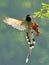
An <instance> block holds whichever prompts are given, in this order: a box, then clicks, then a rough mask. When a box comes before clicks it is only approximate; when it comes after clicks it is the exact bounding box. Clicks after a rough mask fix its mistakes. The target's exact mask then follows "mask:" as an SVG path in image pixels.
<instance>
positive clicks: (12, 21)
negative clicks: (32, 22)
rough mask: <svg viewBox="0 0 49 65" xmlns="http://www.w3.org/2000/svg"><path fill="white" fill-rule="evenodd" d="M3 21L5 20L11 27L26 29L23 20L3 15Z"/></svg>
mask: <svg viewBox="0 0 49 65" xmlns="http://www.w3.org/2000/svg"><path fill="white" fill-rule="evenodd" d="M3 22H5V23H6V24H8V25H11V26H12V27H14V28H16V29H18V30H21V31H24V30H25V29H26V27H25V22H26V21H24V20H17V19H13V18H9V17H5V18H4V20H3Z"/></svg>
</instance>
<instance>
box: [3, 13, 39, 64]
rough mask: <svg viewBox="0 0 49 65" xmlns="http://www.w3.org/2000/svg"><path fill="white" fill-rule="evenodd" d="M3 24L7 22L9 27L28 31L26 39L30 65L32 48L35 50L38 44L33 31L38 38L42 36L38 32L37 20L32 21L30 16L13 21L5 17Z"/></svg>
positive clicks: (27, 59) (27, 58)
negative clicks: (35, 45)
mask: <svg viewBox="0 0 49 65" xmlns="http://www.w3.org/2000/svg"><path fill="white" fill-rule="evenodd" d="M3 22H5V23H6V24H8V25H11V26H12V27H14V28H16V29H18V30H20V31H24V30H27V32H26V39H27V41H28V44H29V52H28V54H27V57H26V63H28V61H29V58H30V55H31V52H32V48H34V44H35V43H36V42H35V39H34V36H33V30H35V31H36V33H37V36H39V35H40V32H39V31H38V24H37V22H36V21H35V20H33V21H32V16H31V15H29V14H28V15H27V16H26V19H25V20H17V19H13V18H10V17H5V18H4V20H3Z"/></svg>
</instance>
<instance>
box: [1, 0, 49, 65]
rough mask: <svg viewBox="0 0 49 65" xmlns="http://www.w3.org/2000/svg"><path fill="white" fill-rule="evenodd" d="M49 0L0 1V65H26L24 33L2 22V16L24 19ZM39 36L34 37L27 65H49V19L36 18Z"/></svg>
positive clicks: (26, 46) (26, 49)
mask: <svg viewBox="0 0 49 65" xmlns="http://www.w3.org/2000/svg"><path fill="white" fill-rule="evenodd" d="M42 2H44V3H48V4H49V0H0V65H26V63H25V59H26V56H27V52H28V44H27V41H26V38H25V36H26V33H25V32H26V31H24V32H20V31H18V30H16V29H14V28H12V27H11V26H8V25H6V24H5V23H4V22H3V17H4V16H9V17H12V18H16V19H24V18H25V16H26V15H27V14H33V12H35V11H38V10H39V9H40V8H41V3H42ZM36 21H37V23H38V24H39V30H40V33H41V34H40V36H39V37H36V34H35V39H36V42H37V43H36V44H35V48H34V49H33V52H32V55H31V58H30V62H29V63H28V64H27V65H49V19H48V18H44V19H39V18H36Z"/></svg>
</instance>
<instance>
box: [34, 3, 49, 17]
mask: <svg viewBox="0 0 49 65" xmlns="http://www.w3.org/2000/svg"><path fill="white" fill-rule="evenodd" d="M34 15H35V16H36V17H38V18H44V17H47V18H49V4H46V3H42V7H41V9H40V10H39V11H37V12H34Z"/></svg>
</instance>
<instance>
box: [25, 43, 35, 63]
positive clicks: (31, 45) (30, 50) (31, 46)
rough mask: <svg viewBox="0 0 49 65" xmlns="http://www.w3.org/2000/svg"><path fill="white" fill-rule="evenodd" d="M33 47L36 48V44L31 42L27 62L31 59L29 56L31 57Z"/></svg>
mask: <svg viewBox="0 0 49 65" xmlns="http://www.w3.org/2000/svg"><path fill="white" fill-rule="evenodd" d="M32 48H34V44H30V46H29V51H28V55H27V58H26V63H28V61H29V58H30V55H31V52H32Z"/></svg>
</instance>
